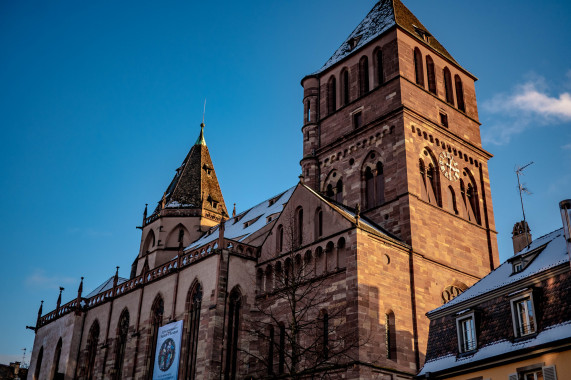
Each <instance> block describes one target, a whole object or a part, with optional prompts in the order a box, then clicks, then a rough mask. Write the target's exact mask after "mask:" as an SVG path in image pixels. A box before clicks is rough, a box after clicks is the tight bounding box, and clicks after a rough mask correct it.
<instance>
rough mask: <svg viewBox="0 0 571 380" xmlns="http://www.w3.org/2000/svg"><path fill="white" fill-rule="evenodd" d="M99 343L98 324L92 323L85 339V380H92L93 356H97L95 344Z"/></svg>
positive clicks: (93, 371) (93, 370)
mask: <svg viewBox="0 0 571 380" xmlns="http://www.w3.org/2000/svg"><path fill="white" fill-rule="evenodd" d="M98 343H99V322H97V320H96V321H95V322H93V324H92V325H91V328H90V329H89V335H88V337H87V354H86V356H85V362H86V363H85V364H86V365H85V377H86V379H87V380H91V379H93V375H94V373H95V356H96V355H97V344H98Z"/></svg>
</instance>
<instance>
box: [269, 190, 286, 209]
mask: <svg viewBox="0 0 571 380" xmlns="http://www.w3.org/2000/svg"><path fill="white" fill-rule="evenodd" d="M282 195H284V193H281V194H280V195H276V196H275V197H273V198H272V199H270V200H269V201H268V207H270V206H273V205H274V204H275V203H276V202H277V201H278V199H280V198H281V197H282Z"/></svg>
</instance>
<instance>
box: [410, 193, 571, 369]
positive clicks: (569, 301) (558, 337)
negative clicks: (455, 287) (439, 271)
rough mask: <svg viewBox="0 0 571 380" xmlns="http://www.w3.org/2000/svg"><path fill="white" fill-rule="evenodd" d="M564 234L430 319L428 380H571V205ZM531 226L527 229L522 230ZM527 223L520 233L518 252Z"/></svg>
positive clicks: (546, 239) (527, 249)
mask: <svg viewBox="0 0 571 380" xmlns="http://www.w3.org/2000/svg"><path fill="white" fill-rule="evenodd" d="M560 205H561V210H562V216H563V225H564V227H563V229H558V230H556V231H553V232H551V233H549V234H547V235H545V236H542V237H540V238H538V239H535V240H533V241H532V240H531V235H529V236H528V237H529V241H530V244H527V245H525V246H524V248H523V249H521V250H520V251H519V252H517V251H516V252H515V254H514V256H512V257H511V258H509V259H508V260H507V261H506V262H504V263H503V264H502V265H500V266H499V267H498V268H496V269H495V270H494V271H492V272H491V273H490V274H489V275H487V276H486V277H484V278H483V279H482V280H480V281H479V282H477V283H476V284H475V285H474V286H472V287H471V288H469V289H467V290H466V291H465V292H464V293H462V294H461V295H459V296H458V297H456V298H455V299H453V300H452V301H450V302H448V303H447V304H445V305H444V306H441V307H439V308H437V309H435V310H433V311H431V312H429V313H428V314H427V315H428V317H429V318H430V335H429V339H428V349H427V353H426V363H425V364H424V367H423V368H422V371H421V372H420V374H419V378H421V379H422V378H425V379H494V380H496V379H506V380H538V379H545V380H556V379H559V380H564V379H569V378H570V377H571V267H570V261H569V257H570V256H569V255H570V253H571V252H570V250H569V248H568V245H569V244H570V242H571V239H569V237H570V236H571V233H570V232H571V230H570V225H569V216H570V215H571V214H570V211H569V209H570V208H571V200H567V201H563V202H561V204H560ZM522 226H524V228H521V227H522ZM522 231H524V233H525V231H527V233H528V234H529V227H528V226H527V223H526V222H520V223H517V224H516V227H514V237H513V238H514V247H518V246H519V245H518V244H517V242H518V240H519V239H520V238H521V236H520V233H521V232H522Z"/></svg>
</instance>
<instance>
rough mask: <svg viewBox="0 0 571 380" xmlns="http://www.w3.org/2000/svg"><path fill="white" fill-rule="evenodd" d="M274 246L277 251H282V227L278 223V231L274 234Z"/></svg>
mask: <svg viewBox="0 0 571 380" xmlns="http://www.w3.org/2000/svg"><path fill="white" fill-rule="evenodd" d="M276 246H277V248H278V252H282V251H283V249H284V227H283V226H282V225H281V224H280V225H279V226H278V233H277V236H276Z"/></svg>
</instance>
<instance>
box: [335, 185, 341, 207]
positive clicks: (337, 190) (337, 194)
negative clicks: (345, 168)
mask: <svg viewBox="0 0 571 380" xmlns="http://www.w3.org/2000/svg"><path fill="white" fill-rule="evenodd" d="M335 200H336V201H337V202H339V203H343V180H342V179H339V181H337V185H335Z"/></svg>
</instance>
